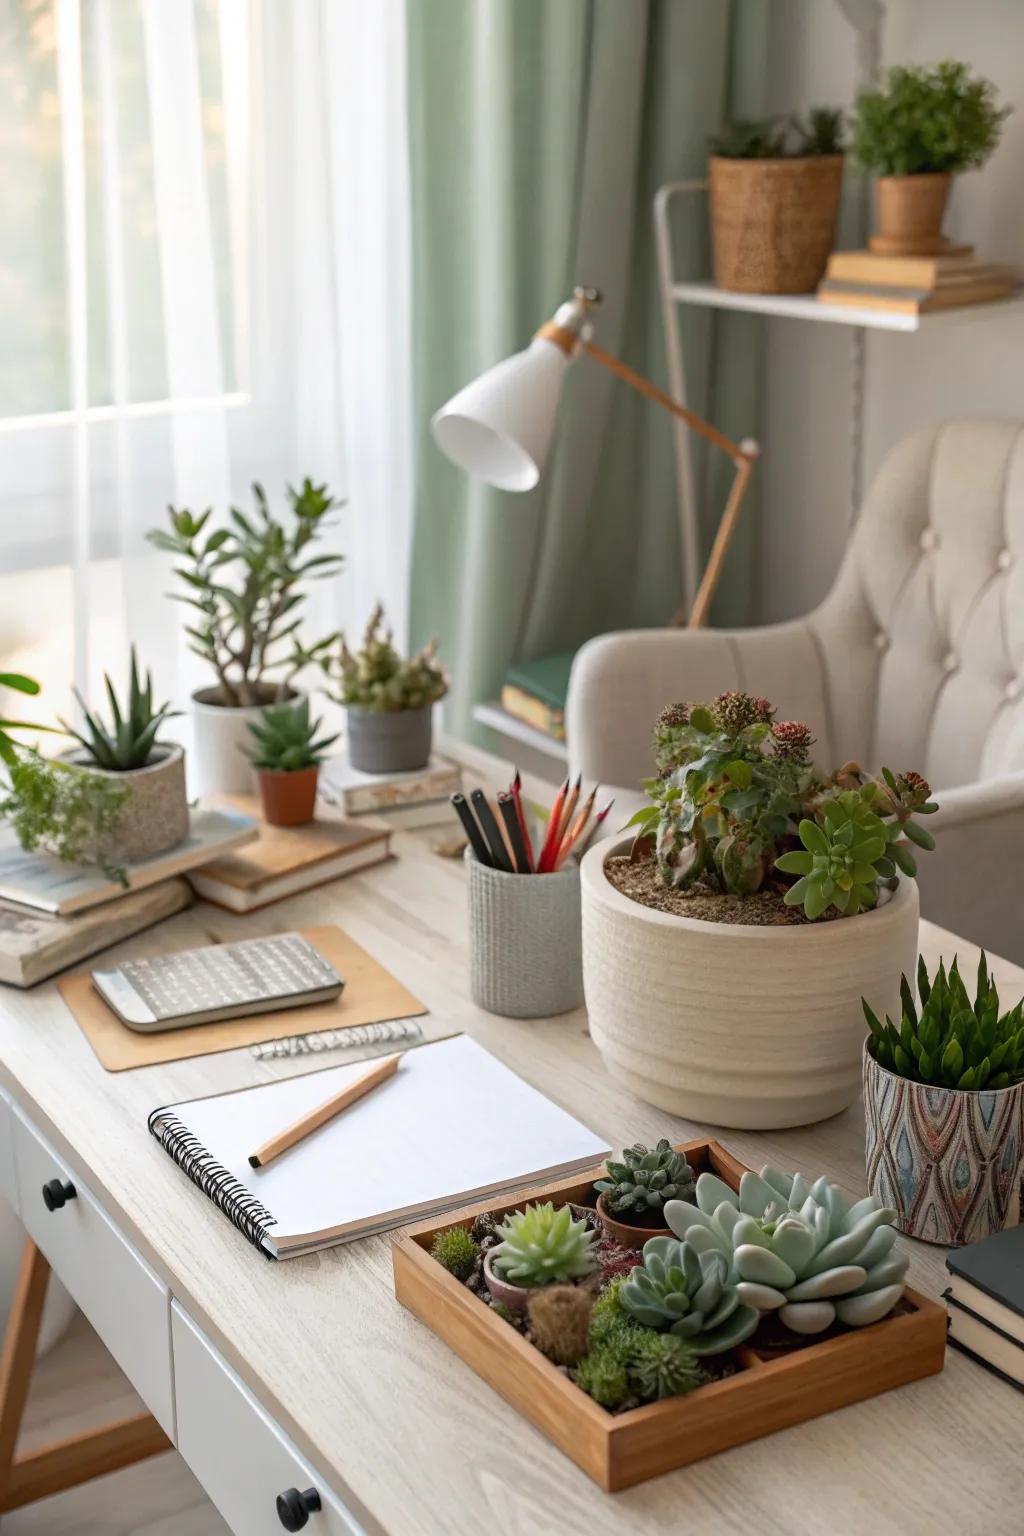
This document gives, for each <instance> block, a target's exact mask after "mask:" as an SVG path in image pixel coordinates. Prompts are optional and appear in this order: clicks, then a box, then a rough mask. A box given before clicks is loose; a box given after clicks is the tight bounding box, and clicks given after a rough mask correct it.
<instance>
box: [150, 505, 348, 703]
mask: <svg viewBox="0 0 1024 1536" xmlns="http://www.w3.org/2000/svg"><path fill="white" fill-rule="evenodd" d="M252 490H253V498H254V501H255V509H254V511H253V512H252V513H250V514H246V513H244V512H241V511H239V509H238V508H237V507H232V508H231V511H230V516H229V521H228V523H227V524H226V525H220V526H217V527H211V526H210V518H211V515H212V513H211V512H210V511H209V510H207V511H206V512H203V513H201V514H200V515H199V516H196V515H195V514H194V513H192V512H190V511H188V510H187V509H185V508H182V509H181V510H176V509H175V508H174V507H170V508H169V509H168V524H169V526H168V528H167V529H163V528H155V529H153V530H152V531H151V532H150V533H149V534H147V538H148V539H149V541H150V543H151V544H154V545H155V546H156V548H157V549H162V550H166V551H167V552H168V553H169V554H172V555H175V556H176V557H177V560H178V563H177V565H175V567H174V572H175V575H176V576H177V577H178V578H179V580H180V581H181V582H182V584H183V588H184V590H183V591H182V592H180V593H178V594H176V596H177V598H178V600H179V601H180V602H183V603H186V604H187V605H188V606H189V607H191V608H193V609H194V610H195V616H194V619H193V621H192V623H191V624H188V625H186V626H185V632H186V634H187V635H188V636H189V638H190V642H191V645H190V648H191V650H193V651H194V652H195V654H196V655H197V656H201V657H202V658H203V660H204V661H205V662H207V663H208V664H209V665H210V666H211V667H212V669H213V671H214V673H215V675H216V678H217V690H216V691H217V697H216V702H217V703H218V704H222V705H226V706H234V707H238V706H247V705H253V704H262V703H265V702H266V701H267V700H268V699H269V698H277V699H284V698H286V697H287V696H288V693H289V690H290V686H291V683H292V680H293V679H294V677H295V676H296V674H297V673H298V672H300V671H301V670H302V668H303V667H305V666H307V665H308V664H309V663H311V662H319V661H320V660H321V659H322V657H323V656H325V655H326V653H327V651H328V650H329V649H330V648H331V646H333V645H334V643H335V641H336V640H337V635H336V634H331V635H328V636H326V637H324V638H323V639H322V640H318V641H317V642H316V643H315V644H313V645H310V646H306V645H303V643H302V642H301V641H300V640H299V638H298V632H299V626H300V624H301V622H302V621H301V618H300V612H301V608H302V604H303V602H304V599H305V593H304V590H303V589H304V586H305V584H306V583H307V582H309V581H312V580H315V579H318V578H322V577H325V576H334V575H335V574H336V573H337V572H338V571H339V570H340V569H341V566H342V557H341V556H340V555H337V554H330V553H319V554H318V553H315V552H314V545H315V544H316V542H317V540H318V539H319V538H320V537H321V536H322V534H323V532H324V530H325V528H327V527H328V526H329V525H330V522H329V514H330V512H331V511H332V509H333V508H335V507H337V506H339V505H340V503H339V502H337V501H335V500H334V498H333V497H332V496H331V494H330V492H329V491H328V489H327V486H326V485H315V484H314V483H313V481H312V480H309V479H306V480H304V481H303V482H302V486H301V487H300V489H299V490H296V489H295V488H294V487H293V486H288V488H287V492H286V494H287V500H288V504H289V507H290V513H291V515H290V517H289V519H288V522H287V525H286V524H285V523H282V522H279V521H278V519H277V518H276V517H274V516H273V514H272V513H271V511H270V506H269V503H268V501H267V497H266V493H265V492H264V490H263V487H262V486H261V485H258V484H255V485H253V488H252ZM282 669H283V671H282ZM275 673H281V675H280V676H278V677H276V679H274V680H273V681H272V674H275Z"/></svg>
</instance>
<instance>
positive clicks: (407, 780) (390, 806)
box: [318, 757, 462, 832]
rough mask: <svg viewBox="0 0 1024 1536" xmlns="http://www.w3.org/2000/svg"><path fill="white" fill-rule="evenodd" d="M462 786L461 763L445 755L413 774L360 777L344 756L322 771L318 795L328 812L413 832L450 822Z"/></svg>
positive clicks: (389, 828)
mask: <svg viewBox="0 0 1024 1536" xmlns="http://www.w3.org/2000/svg"><path fill="white" fill-rule="evenodd" d="M461 784H462V773H461V771H460V769H459V766H458V764H457V763H450V762H448V761H447V760H446V759H445V758H443V757H432V758H431V759H430V761H429V762H428V763H427V766H426V767H425V768H415V769H413V770H412V771H411V772H409V773H361V772H360V770H359V769H358V768H353V767H352V765H351V764H350V763H349V762H348V761H347V760H346V759H345V758H344V757H332V758H331V759H330V760H329V761H328V762H326V763H325V764H324V765H323V767H322V768H321V770H320V788H319V791H318V793H319V797H320V803H321V806H323V807H325V808H326V810H327V811H335V812H339V811H340V813H341V814H342V816H346V817H349V818H350V819H351V820H353V821H357V820H358V819H359V817H361V816H372V817H373V818H374V819H375V820H376V821H377V822H379V823H380V825H382V826H386V827H387V829H388V831H395V832H397V831H403V832H408V831H412V830H414V829H415V828H416V827H434V826H437V825H438V823H439V822H446V821H451V819H452V808H451V796H452V795H454V794H455V793H456V791H457V790H458V789H459V788H460V787H461ZM318 814H319V813H318Z"/></svg>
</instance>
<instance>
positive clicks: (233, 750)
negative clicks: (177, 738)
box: [190, 688, 299, 798]
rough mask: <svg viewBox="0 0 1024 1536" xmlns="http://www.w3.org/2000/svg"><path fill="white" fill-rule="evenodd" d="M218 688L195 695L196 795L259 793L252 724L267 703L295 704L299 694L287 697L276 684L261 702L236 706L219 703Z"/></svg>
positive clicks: (193, 764)
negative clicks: (252, 755) (251, 755)
mask: <svg viewBox="0 0 1024 1536" xmlns="http://www.w3.org/2000/svg"><path fill="white" fill-rule="evenodd" d="M217 696H218V695H217V689H216V688H200V689H199V690H198V692H197V693H194V694H193V695H192V713H193V720H194V727H195V741H194V745H193V749H192V752H191V775H190V778H191V790H192V793H193V795H196V796H199V797H200V798H202V796H203V795H252V794H255V793H256V774H255V771H254V770H253V766H252V763H251V762H250V761H249V759H248V758H247V757H246V755H245V753H246V749H247V748H249V747H252V746H253V739H252V735H251V734H250V731H249V726H250V724H251V723H252V722H253V721H255V720H258V719H259V718H260V715H261V714H262V713H263V711H264V710H265V709H266V708H267V706H268V705H270V706H271V707H272V706H273V705H275V704H282V703H283V704H294V703H295V702H296V700H297V699H298V698H299V694H298V693H296V692H294V691H292V692H291V693H289V694H288V695H287V696H286V697H285V698H284V699H279V698H278V697H277V689H276V688H268V689H267V694H266V698H264V699H263V700H262V701H261V702H260V703H259V704H247V705H244V706H239V707H234V706H232V705H229V704H218V703H217Z"/></svg>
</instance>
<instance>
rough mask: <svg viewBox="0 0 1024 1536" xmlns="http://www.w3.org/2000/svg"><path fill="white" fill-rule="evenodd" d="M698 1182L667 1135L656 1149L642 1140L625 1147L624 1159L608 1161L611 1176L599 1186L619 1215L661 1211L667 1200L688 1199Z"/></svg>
mask: <svg viewBox="0 0 1024 1536" xmlns="http://www.w3.org/2000/svg"><path fill="white" fill-rule="evenodd" d="M693 1185H694V1175H693V1169H692V1168H691V1167H690V1165H689V1163H688V1162H687V1161H686V1158H685V1156H684V1155H683V1154H682V1153H681V1152H674V1151H673V1150H672V1144H671V1142H669V1141H666V1140H665V1138H664V1137H663V1138H662V1139H661V1141H659V1142H658V1144H657V1146H656V1147H654V1148H653V1150H648V1148H647V1147H645V1146H643V1145H642V1144H641V1143H640V1142H637V1143H636V1144H635V1145H634V1146H632V1147H625V1148H623V1152H622V1161H621V1162H618V1163H611V1162H610V1163H609V1164H608V1177H607V1178H606V1179H598V1180H597V1183H596V1184H595V1186H594V1187H595V1189H597V1190H599V1191H600V1193H601V1194H603V1195H604V1197H605V1204H606V1205H607V1207H608V1209H609V1210H610V1211H611V1212H612V1214H613V1215H616V1216H619V1215H621V1216H629V1215H630V1214H632V1215H642V1214H643V1213H644V1212H645V1211H660V1210H661V1207H662V1206H663V1205H664V1203H665V1201H666V1200H687V1199H689V1198H690V1197H691V1195H692V1191H693Z"/></svg>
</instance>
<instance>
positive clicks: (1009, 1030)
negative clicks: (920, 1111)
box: [861, 950, 1024, 1093]
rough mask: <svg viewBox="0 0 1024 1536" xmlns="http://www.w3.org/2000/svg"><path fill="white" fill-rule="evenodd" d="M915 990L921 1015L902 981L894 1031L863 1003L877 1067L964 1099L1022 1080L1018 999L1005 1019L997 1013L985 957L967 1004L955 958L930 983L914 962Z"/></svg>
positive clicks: (1023, 1042)
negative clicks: (966, 1095) (962, 1095)
mask: <svg viewBox="0 0 1024 1536" xmlns="http://www.w3.org/2000/svg"><path fill="white" fill-rule="evenodd" d="M917 990H918V994H919V996H920V999H921V1007H920V1011H918V1008H917V1005H916V1003H915V1002H914V994H913V991H912V989H911V986H910V983H909V982H908V980H907V978H906V976H903V977H902V978H901V980H900V999H901V1002H902V1012H901V1016H900V1022H899V1027H898V1028H897V1026H896V1025H895V1024H894V1023H893V1022H892V1020H891V1019H890V1018H889V1016H888V1014H886V1018H885V1023H884V1024H882V1023H881V1022H880V1021H879V1019H878V1017H877V1015H876V1014H875V1013H873V1012H872V1010H871V1009H870V1008H869V1007H868V1004H867V1002H866V1001H865V999H863V998H862V999H861V1002H862V1004H863V1008H864V1017H865V1018H866V1019H867V1021H868V1029H869V1030H870V1031H871V1033H870V1035H869V1037H868V1050H869V1051H870V1052H871V1055H872V1056H873V1057H874V1059H875V1061H877V1062H878V1065H879V1066H880V1067H885V1068H886V1070H887V1071H889V1072H895V1073H897V1074H898V1076H900V1077H906V1078H909V1079H910V1081H911V1082H914V1083H927V1084H928V1085H929V1086H930V1087H933V1088H960V1089H962V1090H964V1091H966V1092H968V1093H980V1092H981V1090H982V1089H983V1088H984V1089H987V1090H988V1091H989V1092H993V1091H995V1090H997V1089H999V1088H1010V1087H1012V1086H1013V1084H1015V1083H1019V1082H1022V1081H1024V998H1022V999H1021V1000H1020V1002H1018V1003H1017V1004H1016V1005H1015V1006H1014V1007H1013V1008H1011V1009H1010V1010H1009V1011H1008V1012H1007V1013H1003V1014H1001V1013H1000V1012H999V993H998V992H997V991H996V984H995V978H994V977H993V976H991V975H990V974H989V969H988V959H987V958H986V955H985V952H984V950H983V951H982V954H981V959H980V960H979V962H978V981H977V987H976V989H975V997H974V1002H973V1003H972V1002H971V999H970V997H969V995H968V992H967V988H966V986H965V985H964V981H963V978H962V977H961V975H960V969H959V966H958V964H957V960H956V957H954V959H953V964H952V965H951V966H950V968H949V973H948V974H947V972H946V967H945V965H944V964H943V963H942V962H941V961H940V963H939V968H938V970H937V972H936V973H935V978H934V980H932V981H929V978H928V970H927V967H926V966H925V963H924V957H923V956H922V957H920V958H919V960H918V964H917Z"/></svg>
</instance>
